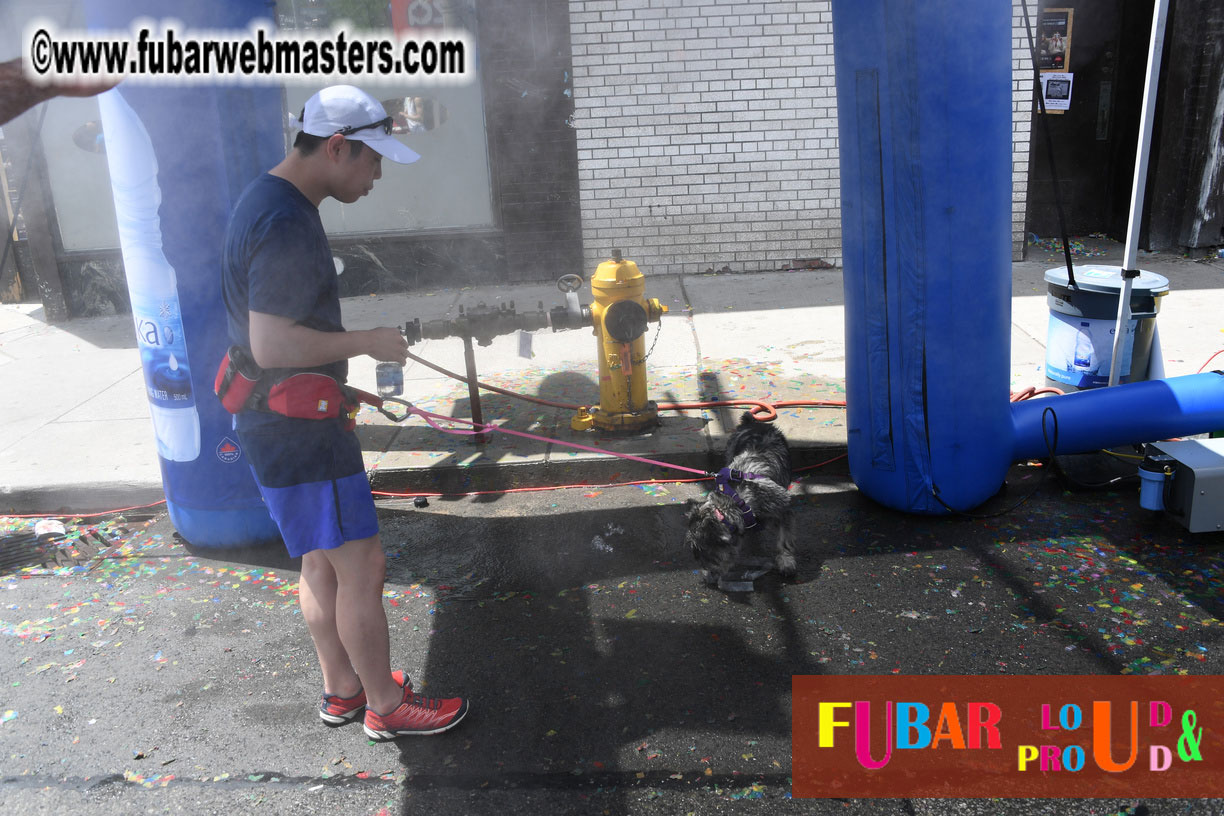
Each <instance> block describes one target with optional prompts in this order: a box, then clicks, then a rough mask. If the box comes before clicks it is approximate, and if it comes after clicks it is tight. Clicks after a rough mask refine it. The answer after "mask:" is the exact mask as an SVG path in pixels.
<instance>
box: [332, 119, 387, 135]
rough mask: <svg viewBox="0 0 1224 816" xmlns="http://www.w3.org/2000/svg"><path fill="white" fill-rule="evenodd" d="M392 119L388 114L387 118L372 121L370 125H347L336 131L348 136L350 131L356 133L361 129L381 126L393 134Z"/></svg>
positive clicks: (384, 130)
mask: <svg viewBox="0 0 1224 816" xmlns="http://www.w3.org/2000/svg"><path fill="white" fill-rule="evenodd" d="M391 122H392V119H391V117H390V116H388V117H387V118H386V119H379V120H378V121H377V122H371V123H370V124H368V125H345V126H344V127H342V128H340V129H339V130H337V131H336V133H339V134H340V135H341V136H348V135H349V134H350V133H356V132H357V131H359V130H368V129H370V128H380V129H381V130H382V132H383V133H385V134H387V135H388V136H390V135H391Z"/></svg>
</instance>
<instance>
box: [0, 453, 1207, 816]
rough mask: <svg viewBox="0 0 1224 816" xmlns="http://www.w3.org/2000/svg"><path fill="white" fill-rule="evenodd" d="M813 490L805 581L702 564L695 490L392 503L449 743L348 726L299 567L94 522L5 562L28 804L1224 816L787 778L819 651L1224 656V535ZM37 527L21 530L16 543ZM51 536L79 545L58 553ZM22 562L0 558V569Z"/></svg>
mask: <svg viewBox="0 0 1224 816" xmlns="http://www.w3.org/2000/svg"><path fill="white" fill-rule="evenodd" d="M841 466H842V463H835V464H833V465H830V466H827V467H825V468H822V469H819V470H816V471H814V472H812V473H811V474H809V475H808V476H807V477H806V479H805V480H804V482H803V483H802V485H801V487H800V488H798V489H797V490H796V495H795V499H794V501H795V505H796V509H797V512H798V515H799V530H800V536H799V540H800V550H801V561H800V568H801V571H800V575H799V578H798V580H797V581H796V582H794V583H789V584H788V583H782V582H781V581H779V580H778V579H777V578H776V577H775V576H773V575H770V576H766V577H765V578H762V579H760V580H759V581H758V582H757V591H756V592H754V593H751V594H727V593H723V592H720V591H718V590H716V589H710V588H707V587H706V586H704V585H703V584H702V583H701V581H700V580H699V577H698V576H697V575H696V574H695V572H694V564H693V563H692V560H691V557H690V556H689V555H688V554H687V553H686V552H684V551H683V548H682V540H683V513H684V508H683V502H684V500H685V499H687V498H689V497H692V496H697V495H700V493H701V488H700V487H699V486H696V485H682V484H669V485H663V486H645V487H618V488H605V489H600V488H575V489H567V490H559V491H551V492H534V493H516V494H500V495H494V496H484V497H467V498H456V499H453V500H445V499H432V500H431V501H430V504H429V506H428V507H426V508H415V507H413V505H412V502H411V501H409V500H384V501H383V502H381V503H380V517H381V520H382V524H383V536H384V542H385V545H386V547H387V550H388V553H389V564H390V570H389V572H390V574H389V580H388V585H387V590H386V593H385V595H386V603H387V609H388V612H389V614H390V619H391V623H392V643H393V653H394V657H395V660H396V663H397V665H400V666H402V667H403V668H405V669H407V670H408V671H409V672H410V673H411V674H412V676H413V678H414V680H415V682H416V685H417V686H423V690H424V691H425V692H426V693H428V694H434V695H449V694H463V695H467V696H469V697H470V698H471V700H472V709H471V713H470V714H469V715H468V718H467V720H466V721H465V722H464V723H463V724H462V725H461V726H459V727H458V728H457V729H455V730H454V731H452V732H450V733H447V734H445V735H442V736H438V737H431V738H421V739H405V740H400V741H399V742H397V743H390V744H373V743H370V742H369V741H368V740H366V739H365V737H364V735H363V734H362V733H361V729H360V726H357V725H350V726H346V727H342V728H336V729H328V728H325V727H323V726H322V725H321V724H320V722H319V720H318V719H317V717H316V716H315V713H314V710H313V706H314V704H315V701H316V698H317V695H318V694H319V692H320V682H321V681H320V676H319V673H318V670H317V667H316V665H315V661H314V654H313V648H312V647H311V645H310V641H309V638H308V636H307V634H306V630H305V626H304V624H303V622H302V621H301V619H300V615H299V613H298V611H297V606H296V597H295V591H296V582H297V578H298V576H297V572H296V569H295V566H296V565H295V563H294V562H292V561H289V560H288V559H286V558H283V557H282V556H280V555H279V554H277V553H275V552H268V551H255V552H250V551H233V550H227V551H195V550H192V549H191V548H189V547H185V546H184V545H183V544H182V543H181V542H179V541H176V540H175V537H174V533H173V529H172V528H171V526H170V525H169V523H168V520H167V519H166V518H165V517H164V514H161V513H160V512H157V509H156V508H155V510H154V511H152V512H151V514H150V515H149V516H147V517H141V516H140V515H131V514H129V515H128V516H126V517H123V518H102V519H93V520H92V523H90V524H86V523H79V524H75V525H71V524H70V525H69V526H68V528H67V530H66V535H65V536H64V537H62V538H53V539H51V540H49V541H47V542H44V544H43V546H42V547H41V549H39V550H34V549H31V557H30V561H31V563H33V562H36V561H38V553H40V552H41V553H42V555H43V558H42V561H41V562H40V563H41V564H42V565H41V566H37V565H36V566H27V567H26V568H25V569H24V570H18V571H16V572H14V571H13V569H9V570H7V573H8V574H7V575H6V576H5V577H0V590H2V592H0V643H3V648H0V673H2V676H3V677H4V683H3V684H2V685H0V689H2V690H0V717H2V718H3V721H2V722H0V746H2V749H3V756H4V757H5V758H6V764H5V767H4V770H3V771H2V772H0V805H2V809H3V811H4V812H6V813H21V814H23V815H24V814H35V813H55V814H60V813H67V812H76V813H88V814H101V815H104V816H105V815H106V814H133V813H163V812H169V813H191V814H212V813H216V814H232V813H235V812H242V813H246V812H252V813H269V814H280V813H285V814H289V813H292V814H302V813H309V814H316V813H319V814H325V813H344V814H350V813H352V814H379V813H384V812H385V813H388V814H418V813H428V814H431V816H450V814H486V813H487V814H494V813H510V814H539V813H548V814H605V813H606V814H690V813H691V814H698V815H700V814H740V813H752V814H760V813H770V814H774V813H778V814H790V813H812V814H826V813H827V814H834V813H836V814H865V815H866V814H871V815H872V816H876V815H880V816H882V815H883V814H890V815H891V814H897V815H898V816H901V815H903V814H1059V816H1062V814H1067V815H1068V816H1078V815H1080V814H1084V815H1085V816H1086V815H1087V814H1220V813H1224V801H1220V800H1191V799H1186V800H1143V799H1122V800H1104V799H1084V800H1014V799H994V800H989V799H960V800H946V799H914V800H897V799H820V800H802V799H792V798H790V774H791V727H790V680H791V676H792V675H795V674H890V673H896V674H901V675H911V674H986V675H995V674H1119V673H1126V672H1134V673H1154V672H1159V673H1165V674H1171V673H1176V672H1178V671H1185V672H1188V673H1191V674H1224V662H1222V660H1221V645H1222V644H1221V643H1220V638H1221V633H1222V632H1224V630H1222V629H1221V620H1224V596H1222V595H1221V592H1220V582H1221V578H1222V576H1224V548H1222V547H1221V544H1224V537H1222V536H1217V535H1209V536H1199V537H1191V536H1189V535H1188V534H1186V533H1185V532H1184V530H1182V529H1181V528H1178V527H1176V526H1175V525H1173V524H1172V523H1171V522H1169V521H1167V520H1164V519H1161V518H1159V517H1156V516H1153V515H1152V514H1149V513H1147V512H1146V511H1143V510H1141V509H1140V508H1139V507H1138V502H1137V499H1136V496H1135V494H1134V491H1133V489H1131V488H1130V487H1126V488H1125V489H1122V490H1119V491H1115V492H1083V493H1078V492H1067V491H1065V490H1064V489H1063V488H1062V487H1061V486H1060V485H1059V484H1058V482H1057V481H1056V480H1055V479H1053V478H1052V477H1051V476H1050V475H1049V473H1048V469H1045V468H1040V467H1035V466H1021V467H1017V468H1015V469H1013V471H1012V474H1011V478H1010V480H1009V485H1008V488H1007V490H1006V492H1005V493H1003V494H1002V495H1000V496H999V497H996V499H994V500H992V502H991V503H990V505H988V506H987V507H985V508H982V510H983V511H992V510H1002V509H1005V508H1008V507H1010V506H1012V505H1015V504H1016V503H1018V502H1020V501H1021V500H1022V499H1026V498H1027V501H1024V503H1023V504H1021V505H1020V506H1019V507H1018V508H1016V509H1014V510H1011V511H1010V512H1006V513H1004V514H1002V515H998V516H994V517H989V518H945V519H932V518H924V517H916V516H907V515H902V514H898V513H894V512H892V511H889V510H885V509H883V508H881V507H879V506H878V505H876V504H874V503H872V502H871V501H869V500H867V499H866V498H864V497H862V496H861V495H860V494H859V493H858V492H857V491H856V490H855V489H854V487H853V485H852V484H851V483H850V482H849V481H848V477H847V476H846V474H845V472H844V471H843V470H839V468H840V467H841ZM30 523H31V522H29V521H28V520H8V521H7V522H4V524H5V526H4V527H3V528H0V532H3V533H4V534H5V535H6V536H7V540H9V541H13V540H16V539H17V538H18V537H19V536H20V535H21V534H22V533H23V531H25V530H26V529H27V528H28V525H29V524H30ZM49 555H54V556H56V557H57V558H58V564H56V563H48V562H49V558H48V556H49ZM3 571H4V570H0V572H3Z"/></svg>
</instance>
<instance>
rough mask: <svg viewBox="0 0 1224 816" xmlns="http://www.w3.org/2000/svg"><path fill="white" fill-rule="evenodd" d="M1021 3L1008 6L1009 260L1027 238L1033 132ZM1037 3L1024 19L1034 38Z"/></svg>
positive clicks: (1015, 1) (1029, 65)
mask: <svg viewBox="0 0 1224 816" xmlns="http://www.w3.org/2000/svg"><path fill="white" fill-rule="evenodd" d="M1024 5H1025V4H1024V0H1013V3H1012V32H1013V33H1012V259H1013V260H1017V261H1018V260H1020V259H1021V258H1023V257H1024V247H1025V245H1026V243H1027V238H1028V234H1027V231H1026V230H1025V229H1024V213H1025V208H1026V205H1027V203H1028V175H1029V146H1030V135H1031V134H1032V130H1033V105H1034V104H1036V100H1035V99H1034V98H1033V90H1034V87H1033V85H1034V80H1033V55H1032V52H1031V51H1030V50H1029V39H1028V38H1029V34H1028V27H1027V26H1026V25H1025V16H1024ZM1038 6H1039V3H1038V0H1029V2H1028V19H1029V20H1030V21H1031V22H1032V25H1033V36H1034V37H1036V36H1037V29H1036V26H1037V9H1038Z"/></svg>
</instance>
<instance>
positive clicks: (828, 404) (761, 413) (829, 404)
mask: <svg viewBox="0 0 1224 816" xmlns="http://www.w3.org/2000/svg"><path fill="white" fill-rule="evenodd" d="M408 359H409V360H415V361H416V362H418V363H420V364H421V365H423V366H427V367H429V368H432V369H433V370H434V371H437V372H438V373H439V374H445V375H446V376H448V377H450V378H452V379H455V380H458V381H459V382H463V383H465V382H467V381H468V379H467V377H465V376H463V375H462V374H456V373H455V372H453V371H448V370H446V369H445V368H443V367H442V366H440V365H435V364H433V363H431V362H429V361H428V360H426V359H424V358H422V357H418V356H416V355H415V354H413V353H412V352H408ZM476 385H478V386H479V387H481V388H483V389H485V390H486V391H492V392H493V393H495V394H502V395H503V396H507V397H514V398H515V399H521V400H526V401H527V402H534V403H536V404H537V405H548V406H550V407H552V408H569V409H571V410H575V411H576V410H578V409H579V408H586V407H588V406H586V405H571V404H570V403H568V402H553V401H552V400H546V399H541V398H540V397H529V396H527V395H526V394H520V393H518V392H516V391H509V390H507V389H505V388H498V387H497V386H496V385H489V384H488V383H483V382H481V381H480V380H477V381H476ZM731 405H751V406H752V408H751V409H749V413H750V414H752V417H753V419H755V420H757V421H758V422H773V421H774V420H775V419H777V418H778V412H777V410H776V409H778V408H791V407H794V406H799V405H806V406H812V407H817V408H845V407H846V403H845V402H844V401H842V402H838V401H835V400H783V401H782V402H766V401H765V400H754V399H739V400H715V401H712V402H671V403H661V404H660V405H659V410H660V411H691V410H696V409H698V408H722V407H727V406H731Z"/></svg>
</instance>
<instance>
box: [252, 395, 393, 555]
mask: <svg viewBox="0 0 1224 816" xmlns="http://www.w3.org/2000/svg"><path fill="white" fill-rule="evenodd" d="M238 437H239V440H240V442H241V443H242V447H243V450H244V452H245V453H246V456H247V458H248V459H249V460H250V463H251V471H252V472H253V473H254V474H255V483H256V484H258V485H259V492H260V494H261V495H262V496H263V500H264V504H266V505H267V507H268V512H269V513H270V514H271V516H272V520H273V521H274V522H276V526H277V528H278V529H279V530H280V533H281V538H283V539H284V541H285V547H286V548H287V549H288V550H289V555H291V556H293V557H294V558H300V557H301V556H303V555H305V554H306V553H308V552H311V551H313V550H330V549H334V548H336V547H339V546H340V545H341V544H343V543H344V542H346V541H356V540H358V539H362V538H370V537H371V536H374V535H376V534H377V533H378V515H377V513H376V512H375V510H374V497H373V496H372V495H371V494H370V481H369V479H368V478H367V477H366V472H365V463H364V462H363V461H362V458H361V443H360V442H358V441H357V435H356V434H354V433H353V432H352V431H346V430H345V429H344V428H343V427H342V426H341V424H340V422H339V421H337V420H328V419H324V420H316V419H287V418H286V419H285V420H284V421H283V422H275V423H269V424H265V425H261V426H258V427H254V428H248V429H245V430H239V431H238Z"/></svg>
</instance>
